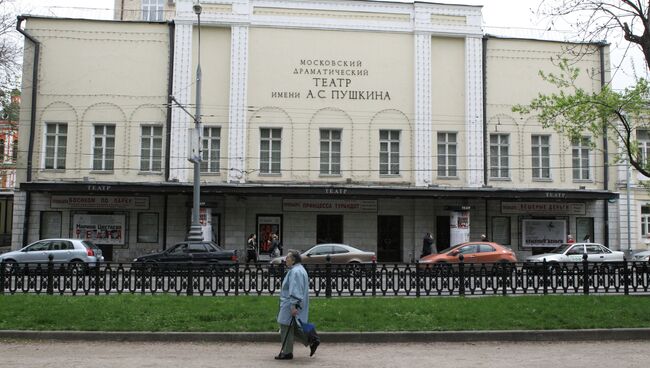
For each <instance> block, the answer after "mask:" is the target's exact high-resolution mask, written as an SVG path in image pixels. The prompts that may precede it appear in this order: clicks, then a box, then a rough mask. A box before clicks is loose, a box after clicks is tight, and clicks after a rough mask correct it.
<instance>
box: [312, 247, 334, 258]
mask: <svg viewBox="0 0 650 368" xmlns="http://www.w3.org/2000/svg"><path fill="white" fill-rule="evenodd" d="M309 254H311V255H312V256H319V255H320V256H322V255H325V254H332V246H330V245H321V246H318V247H316V248H314V249H313V250H312V251H311V252H309Z"/></svg>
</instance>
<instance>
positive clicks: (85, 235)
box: [72, 214, 126, 245]
mask: <svg viewBox="0 0 650 368" xmlns="http://www.w3.org/2000/svg"><path fill="white" fill-rule="evenodd" d="M72 226H73V229H72V237H73V238H76V239H83V240H88V241H91V242H93V243H95V244H113V245H124V244H126V240H125V238H126V236H125V235H126V233H125V229H126V215H89V214H76V215H73V216H72Z"/></svg>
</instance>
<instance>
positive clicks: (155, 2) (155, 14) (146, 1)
mask: <svg viewBox="0 0 650 368" xmlns="http://www.w3.org/2000/svg"><path fill="white" fill-rule="evenodd" d="M164 7H165V0H142V20H144V21H148V22H160V21H163V20H164V19H163V10H164Z"/></svg>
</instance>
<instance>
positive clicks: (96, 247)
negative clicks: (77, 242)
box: [70, 240, 100, 250]
mask: <svg viewBox="0 0 650 368" xmlns="http://www.w3.org/2000/svg"><path fill="white" fill-rule="evenodd" d="M81 244H83V245H85V246H86V248H92V249H94V250H100V249H99V247H98V246H97V245H95V243H93V242H89V241H88V240H82V241H81ZM70 246H71V247H72V248H70V249H74V245H73V244H72V243H70Z"/></svg>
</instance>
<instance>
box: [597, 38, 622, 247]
mask: <svg viewBox="0 0 650 368" xmlns="http://www.w3.org/2000/svg"><path fill="white" fill-rule="evenodd" d="M605 46H607V45H606V44H604V43H601V44H600V49H599V51H600V88H601V89H602V88H603V87H605V84H606V83H607V81H606V80H605ZM607 141H608V139H607V125H606V124H605V127H604V128H603V190H605V191H607V190H609V151H608V142H607ZM628 171H629V170H628ZM628 183H629V180H628ZM629 198H630V197H629V195H628V199H629ZM628 208H629V207H628ZM603 217H604V221H605V229H604V230H605V234H604V235H605V241H604V244H605V246H606V247H609V201H607V200H605V201H603ZM629 220H630V217H629V216H628V221H629ZM629 231H630V229H629V227H628V233H629ZM594 241H595V240H594Z"/></svg>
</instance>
